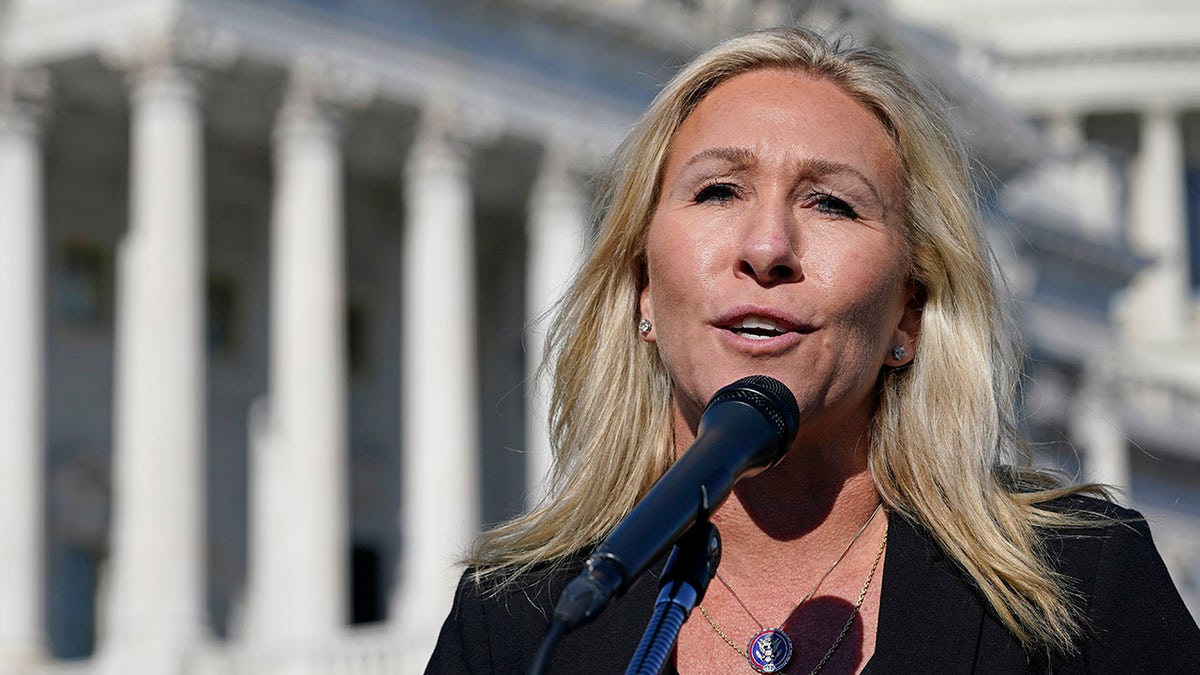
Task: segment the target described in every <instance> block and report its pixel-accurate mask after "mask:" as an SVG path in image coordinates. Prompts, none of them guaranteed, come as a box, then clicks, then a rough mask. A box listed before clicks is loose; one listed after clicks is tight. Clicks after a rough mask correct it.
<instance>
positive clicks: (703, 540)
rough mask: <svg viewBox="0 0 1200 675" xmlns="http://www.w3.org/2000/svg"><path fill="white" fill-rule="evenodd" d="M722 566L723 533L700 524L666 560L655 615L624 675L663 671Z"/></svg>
mask: <svg viewBox="0 0 1200 675" xmlns="http://www.w3.org/2000/svg"><path fill="white" fill-rule="evenodd" d="M720 563H721V533H720V532H719V531H717V526H716V525H713V524H712V523H710V522H708V519H702V520H697V521H696V522H695V524H693V525H692V526H691V527H690V528H689V529H688V531H687V532H686V533H685V534H684V535H683V537H681V538H680V539H679V542H678V543H677V544H675V548H674V549H672V550H671V555H670V557H668V558H667V565H666V567H664V568H663V575H662V579H661V580H660V581H659V584H658V586H659V588H660V589H661V590H660V591H659V593H658V600H657V601H655V603H654V614H653V616H651V617H650V623H649V624H647V625H646V630H645V632H643V633H642V641H641V642H640V643H639V644H638V648H637V651H636V652H634V654H633V659H632V660H631V661H630V662H629V668H628V669H626V670H625V675H658V674H659V673H660V672H661V671H662V668H663V665H664V664H666V662H667V659H668V658H670V656H671V650H672V649H674V647H675V641H676V640H678V639H679V630H680V629H681V628H683V622H684V621H687V618H688V615H690V614H691V613H692V609H693V608H694V607H695V606H696V605H698V604H700V601H701V600H703V599H704V592H705V591H706V590H708V583H709V582H710V581H712V578H713V576H714V575H715V574H716V573H717V565H719V564H720Z"/></svg>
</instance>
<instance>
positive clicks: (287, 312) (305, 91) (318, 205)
mask: <svg viewBox="0 0 1200 675" xmlns="http://www.w3.org/2000/svg"><path fill="white" fill-rule="evenodd" d="M365 97H366V90H365V89H361V90H360V89H353V88H348V85H347V82H345V81H344V80H343V78H342V77H341V74H340V73H339V72H336V71H335V70H331V69H330V68H325V67H322V66H321V65H320V64H312V63H309V64H304V65H301V66H298V67H297V68H296V69H295V70H294V71H293V76H292V82H291V84H290V88H289V91H288V94H287V96H286V97H285V100H284V103H283V106H282V108H281V109H280V112H279V116H278V119H277V122H276V127H275V188H274V205H273V210H272V223H271V265H270V269H271V303H270V306H271V350H270V351H271V354H270V394H269V403H268V404H267V409H268V413H267V415H266V416H267V418H268V419H269V422H268V424H267V426H268V432H267V435H268V437H269V438H268V440H267V442H265V443H262V444H258V445H257V447H255V457H254V458H253V460H252V468H253V470H254V474H253V475H252V477H251V480H252V490H253V492H254V496H253V501H252V504H253V507H252V508H253V512H252V515H251V536H252V540H251V542H250V550H251V554H250V558H251V563H250V564H251V571H250V584H251V587H250V590H249V597H250V598H251V601H250V607H249V609H248V625H247V637H249V638H250V639H252V640H259V641H264V642H276V643H278V642H283V643H289V644H293V645H304V644H306V643H309V642H312V641H320V640H328V639H332V638H333V637H335V636H336V635H337V634H338V633H339V632H340V631H341V630H342V628H343V627H344V625H345V622H346V610H347V598H348V583H347V582H348V573H347V559H348V556H349V552H348V551H349V546H348V543H347V538H348V535H347V526H348V522H347V521H348V518H349V516H348V503H347V485H346V476H347V460H348V452H347V450H348V438H347V418H346V416H347V401H346V388H347V384H346V379H347V373H346V344H345V331H346V325H345V278H344V277H345V270H344V269H343V267H344V248H345V246H344V239H345V237H344V212H345V209H344V204H343V198H342V151H341V147H340V143H341V134H340V124H339V123H340V120H339V117H340V111H341V109H342V107H343V106H345V105H346V104H348V103H350V102H358V101H359V100H362V99H365ZM351 98H353V101H351Z"/></svg>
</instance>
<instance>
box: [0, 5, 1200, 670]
mask: <svg viewBox="0 0 1200 675" xmlns="http://www.w3.org/2000/svg"><path fill="white" fill-rule="evenodd" d="M1073 4H1074V3H1072V2H1071V1H1070V0H1057V1H1056V2H1048V3H1038V4H1037V6H1036V7H1025V8H1024V10H1026V11H1020V10H1021V8H1022V6H1020V5H1019V3H1017V4H1014V3H1008V4H1007V5H1002V4H1000V3H989V2H984V1H983V0H977V1H974V2H968V3H935V2H932V1H929V2H919V1H918V0H907V1H901V0H896V1H894V2H871V1H866V0H861V1H860V0H843V1H840V2H805V1H791V2H789V1H786V0H729V1H724V2H722V1H717V0H603V1H599V0H597V1H593V2H588V3H578V2H572V1H570V0H3V1H0V57H2V58H0V222H2V223H3V224H2V225H0V237H3V240H2V241H3V244H4V245H3V246H2V247H0V256H3V258H2V259H0V316H3V317H4V322H5V327H6V329H5V330H3V331H0V372H2V373H3V379H0V447H3V450H2V451H0V453H2V454H0V458H2V459H0V476H2V478H0V673H10V672H12V673H54V672H80V673H99V672H113V673H116V672H121V673H133V672H136V673H167V674H169V673H214V674H215V673H276V672H279V673H283V672H288V673H291V672H297V673H299V672H304V673H313V674H317V673H334V672H338V673H355V674H358V673H363V674H365V673H384V672H387V673H404V672H420V669H421V667H422V666H423V664H424V660H425V658H426V656H427V654H428V650H429V648H430V645H431V640H432V639H433V637H434V636H435V635H436V631H437V629H438V628H439V627H440V623H441V620H442V618H443V616H444V614H445V611H446V608H447V607H448V603H449V590H450V585H451V584H452V583H453V580H454V578H455V572H454V570H453V569H452V568H451V567H450V565H451V562H452V560H453V559H454V557H455V555H456V554H457V553H458V552H459V551H461V548H462V546H463V545H464V544H465V543H466V541H468V540H469V538H470V537H471V536H472V535H473V534H474V533H475V532H476V531H478V528H479V527H480V526H481V525H486V524H488V523H494V522H496V521H498V520H501V519H503V518H506V517H508V516H511V515H512V514H514V513H516V512H517V511H519V510H520V509H521V508H523V506H524V504H525V503H526V502H527V501H528V500H534V499H536V498H537V496H538V494H539V492H538V485H539V481H540V478H541V476H542V475H543V474H544V472H545V468H546V466H547V461H548V460H547V457H548V450H547V449H546V442H545V440H544V435H545V434H544V429H543V426H542V423H541V422H540V421H539V420H540V419H541V411H542V410H544V402H542V399H541V398H540V397H539V393H540V392H539V391H538V389H537V388H536V387H533V386H530V385H529V384H528V382H529V381H530V380H528V379H527V375H528V374H530V373H531V372H532V368H533V364H535V363H536V361H537V357H538V355H539V353H540V329H541V327H542V323H541V322H540V319H541V318H542V316H543V313H544V312H545V311H546V310H547V309H548V308H549V307H550V305H551V303H552V301H553V298H554V297H555V295H556V294H557V292H558V291H559V290H560V288H561V286H562V283H563V281H564V280H565V279H566V278H567V277H568V276H569V274H570V272H571V269H572V267H573V265H574V264H575V262H576V259H577V257H578V254H579V251H580V250H581V249H582V247H583V246H584V241H585V240H586V233H587V231H588V225H589V223H588V213H587V208H588V205H589V201H590V198H591V185H590V183H589V181H588V179H589V177H590V176H591V175H593V174H594V173H595V171H596V170H597V168H598V167H599V166H600V164H601V163H602V161H603V157H604V155H605V154H606V153H607V152H608V151H609V150H610V149H611V148H612V146H613V145H614V144H615V142H616V140H617V139H618V138H619V137H620V135H621V134H622V132H623V131H624V129H626V128H627V127H628V125H629V124H630V123H631V122H632V120H633V119H634V118H635V117H636V115H637V114H638V113H639V112H640V110H641V109H642V108H643V107H644V106H645V104H646V103H648V102H649V100H650V98H651V97H652V96H653V94H654V92H655V91H656V89H657V87H658V86H659V85H661V84H662V83H663V82H665V81H666V80H667V78H668V77H669V76H670V74H671V72H672V70H673V68H674V67H676V66H677V65H679V64H681V63H682V62H684V61H685V60H686V59H687V58H688V57H690V56H691V55H693V54H695V53H696V52H697V51H699V50H700V49H702V48H704V47H706V46H707V45H709V44H712V43H713V42H714V41H715V40H717V39H719V38H721V37H724V36H726V35H729V34H732V33H735V32H738V31H742V30H746V29H749V28H754V27H757V26H766V25H774V24H778V23H788V22H791V21H802V22H807V23H814V24H817V25H822V26H827V27H834V26H836V27H838V28H839V30H848V31H850V32H852V33H854V34H855V35H857V36H859V38H860V39H861V40H863V41H864V42H869V43H872V44H875V45H878V46H881V47H884V48H887V49H891V50H894V51H896V52H897V53H899V54H900V55H901V57H902V58H904V59H905V60H907V61H908V62H910V63H912V64H913V65H914V66H916V67H917V68H918V69H920V70H921V71H922V72H923V73H925V74H926V76H927V77H929V78H930V79H931V80H933V81H934V82H935V83H936V84H937V85H938V86H939V87H940V88H941V89H942V90H943V91H944V92H945V93H946V95H947V96H948V97H949V98H950V99H951V100H952V101H953V102H954V105H955V106H956V108H957V109H958V110H959V111H961V118H962V123H963V125H964V127H965V128H966V129H967V130H968V132H969V134H970V139H971V142H972V143H973V145H974V149H975V151H976V152H977V154H978V155H979V157H980V171H979V176H980V180H981V182H982V184H983V185H984V187H985V189H984V193H983V199H984V204H983V205H984V207H985V211H986V214H987V217H988V219H989V225H990V227H991V232H992V234H993V235H994V237H993V238H994V241H995V243H996V245H997V249H998V255H999V257H1000V264H1001V265H1003V266H1004V268H1005V270H1006V272H1008V274H1009V277H1010V280H1011V283H1012V285H1013V290H1014V293H1015V295H1016V296H1017V298H1018V302H1019V304H1020V308H1021V312H1022V318H1021V320H1022V326H1023V328H1024V329H1025V331H1026V335H1027V339H1028V342H1029V347H1030V364H1029V365H1030V374H1031V378H1030V381H1029V385H1028V387H1027V391H1026V392H1025V399H1026V407H1027V422H1028V426H1029V431H1030V433H1031V435H1032V436H1034V437H1035V438H1036V439H1037V440H1038V441H1039V442H1040V445H1039V452H1040V456H1041V458H1042V460H1043V461H1046V462H1049V463H1053V464H1058V465H1061V466H1063V467H1064V468H1067V469H1068V470H1069V471H1072V472H1077V473H1079V474H1080V475H1082V476H1085V477H1093V478H1100V479H1102V480H1106V481H1110V482H1113V483H1115V484H1118V485H1121V486H1123V487H1124V488H1126V489H1127V490H1128V494H1127V501H1129V502H1131V503H1132V504H1133V505H1134V506H1135V507H1137V508H1141V509H1143V510H1144V511H1146V512H1147V514H1149V515H1150V516H1151V517H1152V524H1153V526H1154V527H1155V530H1156V533H1157V537H1158V540H1159V544H1160V547H1161V549H1162V550H1163V552H1164V555H1165V556H1166V557H1167V558H1168V562H1169V563H1170V565H1171V567H1172V571H1173V573H1174V574H1175V578H1176V581H1177V583H1178V584H1179V586H1180V588H1181V590H1182V591H1183V592H1184V593H1185V595H1186V597H1187V598H1188V599H1189V602H1190V603H1191V606H1192V607H1193V610H1194V611H1195V610H1196V609H1197V608H1200V549H1198V548H1197V544H1195V543H1194V542H1197V541H1200V536H1198V535H1200V475H1198V474H1200V448H1198V447H1197V445H1198V444H1197V443H1196V440H1197V439H1198V438H1200V360H1198V357H1197V356H1196V354H1195V352H1196V347H1197V346H1200V341H1198V340H1197V330H1198V327H1197V326H1198V324H1200V321H1198V320H1197V313H1196V307H1197V305H1196V289H1197V287H1198V286H1200V253H1198V251H1197V249H1198V248H1200V242H1198V236H1197V234H1196V232H1197V223H1196V218H1197V208H1198V206H1197V205H1198V203H1200V201H1198V197H1197V195H1198V193H1200V179H1198V178H1197V177H1198V176H1200V172H1198V170H1197V167H1200V162H1198V161H1197V157H1200V153H1198V152H1197V150H1196V148H1197V147H1198V146H1197V144H1198V143H1200V136H1198V135H1197V129H1198V125H1197V119H1196V116H1195V114H1194V113H1192V112H1190V111H1194V110H1196V109H1197V106H1196V103H1197V101H1196V99H1197V97H1200V81H1198V78H1200V75H1198V73H1200V69H1197V68H1196V67H1195V66H1196V63H1195V61H1196V60H1197V59H1200V44H1198V42H1200V37H1193V36H1189V35H1188V34H1187V32H1186V30H1184V28H1182V27H1183V26H1186V25H1189V24H1188V21H1189V20H1190V21H1191V24H1190V25H1196V22H1195V19H1196V18H1197V17H1196V16H1195V15H1196V14H1197V10H1190V8H1188V7H1187V6H1186V4H1185V3H1183V2H1175V3H1167V2H1161V1H1160V2H1158V3H1151V4H1156V5H1158V6H1159V8H1158V9H1156V10H1155V12H1159V14H1161V16H1159V14H1154V12H1151V13H1150V14H1153V15H1154V16H1158V17H1159V18H1158V19H1156V20H1150V19H1146V20H1145V21H1144V22H1141V23H1139V21H1141V19H1142V18H1145V17H1142V15H1140V14H1135V15H1130V16H1124V15H1121V14H1120V12H1122V11H1128V10H1125V9H1123V8H1125V7H1126V5H1128V6H1130V7H1131V6H1132V5H1133V3H1132V2H1129V3H1122V2H1116V0H1111V1H1110V2H1106V3H1104V4H1103V7H1104V9H1105V12H1110V11H1111V12H1113V13H1114V15H1115V17H1116V18H1113V19H1111V20H1110V21H1109V23H1107V24H1104V23H1103V21H1101V19H1100V18H1099V16H1100V15H1101V14H1102V12H1092V11H1089V14H1088V15H1087V16H1086V18H1087V20H1088V21H1089V22H1094V23H1095V26H1093V24H1092V23H1088V24H1087V25H1088V26H1091V27H1092V28H1089V29H1088V30H1085V31H1079V33H1080V34H1077V32H1076V31H1074V30H1069V29H1071V28H1072V26H1071V24H1070V23H1069V22H1066V21H1065V19H1066V17H1068V16H1075V15H1074V14H1068V13H1066V10H1062V13H1061V14H1060V10H1059V9H1058V7H1059V6H1060V5H1061V6H1062V7H1070V6H1073ZM1142 4H1145V3H1142ZM1169 11H1175V12H1177V14H1174V15H1171V14H1169ZM1188 11H1191V14H1187V12H1188ZM1018 13H1020V14H1022V16H1021V18H1019V19H1018V18H1017V15H1018ZM1025 14H1032V15H1033V17H1034V19H1036V18H1039V17H1040V18H1043V19H1044V20H1045V25H1041V24H1036V22H1033V20H1032V19H1030V17H1028V16H1024V15H1025ZM1185 15H1186V16H1185ZM897 16H903V17H905V19H904V20H900V19H898V18H897ZM1135 19H1138V20H1136V21H1135ZM1026 22H1028V23H1026ZM1035 24H1036V25H1039V26H1041V27H1040V28H1036V29H1035ZM1101 24H1103V25H1109V26H1112V27H1114V28H1115V27H1127V28H1128V29H1129V33H1130V34H1125V33H1122V32H1120V31H1116V30H1114V31H1112V32H1103V31H1100V30H1098V28H1096V26H1100V25H1101ZM1135 27H1143V28H1144V30H1142V31H1141V32H1140V33H1139V32H1138V31H1136V30H1134V28H1135ZM1082 33H1086V36H1085V35H1082ZM1135 33H1136V34H1137V37H1134V36H1133V34H1135ZM1163 36H1170V39H1168V40H1164V39H1163ZM1104 64H1107V65H1108V66H1109V67H1111V68H1112V70H1109V71H1104V70H1103V69H1102V68H1101V65H1104ZM1160 83H1161V84H1160ZM1151 94H1153V95H1151ZM1159 94H1161V95H1162V96H1159ZM1001 101H1005V102H1007V103H1001ZM1009 106H1012V107H1009ZM1026 115H1028V116H1030V117H1032V118H1033V119H1035V120H1036V121H1037V122H1039V123H1040V126H1041V128H1040V130H1039V129H1038V128H1035V127H1034V126H1032V125H1030V124H1028V123H1027V122H1026V121H1025V117H1024V116H1026ZM1134 167H1136V169H1137V170H1136V171H1134V170H1133V168H1134ZM1188 167H1190V168H1188ZM1189 347H1190V349H1189Z"/></svg>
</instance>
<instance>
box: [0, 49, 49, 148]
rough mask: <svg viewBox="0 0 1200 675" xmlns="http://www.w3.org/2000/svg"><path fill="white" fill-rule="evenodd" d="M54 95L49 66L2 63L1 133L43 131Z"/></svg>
mask: <svg viewBox="0 0 1200 675" xmlns="http://www.w3.org/2000/svg"><path fill="white" fill-rule="evenodd" d="M53 96H54V85H53V81H52V80H51V77H50V72H49V71H48V70H46V69H45V68H38V67H32V68H18V67H10V66H0V132H16V133H19V134H22V135H33V134H37V133H39V132H40V131H41V123H42V122H43V121H44V120H45V117H46V114H47V113H48V112H49V109H50V105H51V102H52V99H53Z"/></svg>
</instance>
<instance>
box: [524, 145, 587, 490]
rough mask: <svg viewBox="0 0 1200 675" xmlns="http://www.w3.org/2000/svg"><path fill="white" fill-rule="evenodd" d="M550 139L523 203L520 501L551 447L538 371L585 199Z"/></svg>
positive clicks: (578, 245) (539, 486)
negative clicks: (526, 205) (523, 397)
mask: <svg viewBox="0 0 1200 675" xmlns="http://www.w3.org/2000/svg"><path fill="white" fill-rule="evenodd" d="M574 154H578V153H577V152H572V150H570V149H568V148H565V147H563V145H562V144H554V145H552V146H551V147H550V148H548V149H547V151H546V157H545V159H544V160H543V164H542V170H541V174H540V175H539V177H538V180H537V183H536V184H535V185H534V187H533V192H532V194H531V196H530V202H529V262H528V269H527V274H526V278H525V307H526V312H527V318H526V322H525V349H526V354H525V364H526V369H525V371H526V378H525V382H526V411H527V414H526V422H525V429H526V433H525V469H526V471H525V484H526V486H527V489H526V493H525V503H526V506H533V505H535V504H537V503H538V502H539V501H541V499H542V498H543V497H544V496H545V494H546V488H547V484H546V480H547V478H548V475H549V471H550V464H551V459H552V452H551V447H550V432H549V426H548V415H549V395H550V391H551V388H552V381H553V380H552V378H553V374H552V373H551V372H550V371H549V370H546V371H542V372H539V367H540V366H541V363H542V358H543V356H544V348H545V341H546V334H547V330H548V328H549V325H550V321H551V320H552V319H553V313H552V310H553V309H554V303H555V301H557V300H558V299H559V297H560V296H561V295H562V293H563V292H564V291H565V290H566V288H567V284H568V283H569V282H570V280H571V275H572V274H573V273H574V271H575V268H576V266H577V264H578V263H579V257H580V254H581V252H582V251H583V243H584V240H585V239H586V230H587V199H586V197H585V196H584V194H583V190H582V189H581V187H582V186H581V180H580V177H579V176H578V175H577V171H576V170H575V169H576V166H575V165H576V164H578V163H579V161H578V160H577V159H576V158H575V157H573V156H572V155H574Z"/></svg>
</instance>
